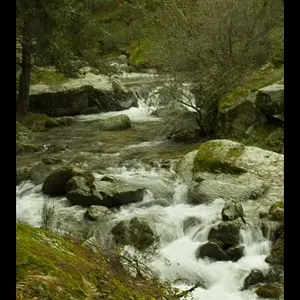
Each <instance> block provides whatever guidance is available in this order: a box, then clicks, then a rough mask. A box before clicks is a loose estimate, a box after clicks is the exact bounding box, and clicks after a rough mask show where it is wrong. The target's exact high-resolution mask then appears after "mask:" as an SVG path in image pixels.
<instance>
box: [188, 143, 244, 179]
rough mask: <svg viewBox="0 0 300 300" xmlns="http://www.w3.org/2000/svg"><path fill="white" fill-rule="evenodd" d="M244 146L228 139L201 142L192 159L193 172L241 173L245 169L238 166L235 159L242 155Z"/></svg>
mask: <svg viewBox="0 0 300 300" xmlns="http://www.w3.org/2000/svg"><path fill="white" fill-rule="evenodd" d="M244 150H245V146H244V145H242V144H239V143H235V142H233V141H230V140H212V141H207V142H204V143H202V144H201V145H200V146H199V148H198V153H197V155H196V157H195V160H194V169H193V171H194V173H195V172H199V171H207V172H211V173H230V174H242V173H244V172H246V171H247V170H246V169H244V168H242V167H240V166H238V165H237V164H236V161H237V160H238V159H239V158H240V156H242V155H243V152H244Z"/></svg>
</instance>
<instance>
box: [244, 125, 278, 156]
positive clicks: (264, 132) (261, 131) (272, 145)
mask: <svg viewBox="0 0 300 300" xmlns="http://www.w3.org/2000/svg"><path fill="white" fill-rule="evenodd" d="M242 142H243V143H244V144H245V145H248V146H256V147H260V148H262V149H265V150H270V151H274V152H277V153H283V148H284V129H283V127H278V126H276V125H272V124H261V125H257V126H255V127H254V128H253V129H252V131H251V132H250V133H249V135H248V136H247V137H246V138H244V139H243V140H242Z"/></svg>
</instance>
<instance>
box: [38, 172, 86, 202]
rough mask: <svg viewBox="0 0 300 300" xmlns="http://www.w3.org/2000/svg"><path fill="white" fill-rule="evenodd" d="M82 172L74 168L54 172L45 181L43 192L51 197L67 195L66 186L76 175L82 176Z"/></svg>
mask: <svg viewBox="0 0 300 300" xmlns="http://www.w3.org/2000/svg"><path fill="white" fill-rule="evenodd" d="M80 173H81V171H80V170H78V169H76V168H74V167H72V166H66V167H61V168H58V169H56V170H54V171H53V172H52V173H50V174H49V176H48V177H47V178H46V180H45V181H44V184H43V187H42V191H43V193H44V194H46V195H49V196H62V195H65V193H66V190H65V184H66V183H67V182H68V181H69V180H70V179H71V178H72V177H73V176H75V175H77V174H80Z"/></svg>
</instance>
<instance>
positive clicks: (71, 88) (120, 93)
mask: <svg viewBox="0 0 300 300" xmlns="http://www.w3.org/2000/svg"><path fill="white" fill-rule="evenodd" d="M122 88H123V87H122ZM122 88H121V89H118V90H117V91H116V90H113V88H112V84H111V82H110V81H109V79H108V78H107V77H105V76H103V75H95V74H92V73H88V74H86V76H85V78H79V79H73V80H69V81H68V82H66V83H63V84H59V85H55V86H48V85H42V84H37V85H32V86H31V88H30V101H29V110H30V111H31V112H36V113H44V114H47V115H48V116H52V117H61V116H74V115H78V114H80V112H81V111H82V110H84V109H87V108H89V107H91V106H95V105H97V107H98V108H99V109H100V111H101V112H107V111H119V110H123V109H127V108H130V107H131V106H136V105H137V100H136V98H135V97H133V95H132V93H131V92H130V91H127V90H126V89H125V88H124V89H122ZM95 99H97V100H98V101H95ZM96 102H97V104H96Z"/></svg>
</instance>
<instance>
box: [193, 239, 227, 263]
mask: <svg viewBox="0 0 300 300" xmlns="http://www.w3.org/2000/svg"><path fill="white" fill-rule="evenodd" d="M204 257H209V258H213V259H215V260H218V261H223V260H224V261H226V260H229V257H228V256H227V254H226V253H225V251H223V250H222V247H221V245H220V243H218V242H217V241H210V242H207V243H206V244H204V245H202V246H200V247H199V248H198V250H197V251H196V258H204Z"/></svg>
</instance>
